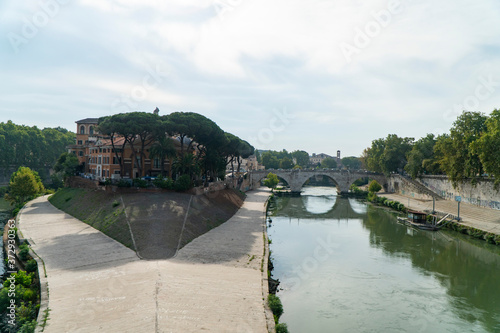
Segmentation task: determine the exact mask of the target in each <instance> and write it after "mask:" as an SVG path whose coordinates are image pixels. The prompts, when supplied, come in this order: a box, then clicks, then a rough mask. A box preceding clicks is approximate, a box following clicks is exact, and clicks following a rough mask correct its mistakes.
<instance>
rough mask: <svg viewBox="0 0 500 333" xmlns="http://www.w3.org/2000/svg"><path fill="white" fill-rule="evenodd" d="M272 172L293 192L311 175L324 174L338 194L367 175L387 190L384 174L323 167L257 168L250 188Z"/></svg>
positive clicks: (253, 172) (347, 189)
mask: <svg viewBox="0 0 500 333" xmlns="http://www.w3.org/2000/svg"><path fill="white" fill-rule="evenodd" d="M270 172H272V173H274V174H275V175H277V176H278V177H279V178H281V179H283V180H285V181H286V182H287V183H288V186H289V187H290V190H291V191H292V192H294V193H300V192H301V190H302V187H303V186H304V184H305V182H306V181H308V180H309V179H310V178H312V177H316V176H326V177H328V178H330V179H332V180H333V182H334V183H335V184H336V185H337V192H339V193H340V194H342V193H347V192H349V188H350V187H351V184H352V183H354V182H355V181H356V180H358V179H359V178H365V177H368V178H370V179H375V180H376V181H377V182H379V183H380V185H382V186H383V188H384V189H385V190H387V178H386V177H385V175H384V174H381V173H374V172H365V171H350V170H328V169H327V170H325V169H313V170H301V169H294V170H259V171H251V172H249V175H250V184H251V186H252V188H257V187H259V183H260V181H261V180H262V179H264V178H266V177H267V175H268V174H269V173H270Z"/></svg>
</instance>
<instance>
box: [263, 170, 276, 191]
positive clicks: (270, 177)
mask: <svg viewBox="0 0 500 333" xmlns="http://www.w3.org/2000/svg"><path fill="white" fill-rule="evenodd" d="M279 182H280V181H279V179H278V176H277V175H275V174H274V173H272V172H269V173H268V174H267V178H266V179H264V185H265V186H267V187H269V188H270V189H274V188H275V187H276V185H278V183H279Z"/></svg>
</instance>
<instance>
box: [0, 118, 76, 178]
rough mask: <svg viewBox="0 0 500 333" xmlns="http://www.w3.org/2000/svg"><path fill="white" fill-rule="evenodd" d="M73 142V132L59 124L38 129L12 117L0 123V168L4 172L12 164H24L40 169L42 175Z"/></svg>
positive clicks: (44, 174) (12, 166)
mask: <svg viewBox="0 0 500 333" xmlns="http://www.w3.org/2000/svg"><path fill="white" fill-rule="evenodd" d="M74 143H75V133H72V132H69V131H68V130H65V129H62V128H60V127H58V128H44V129H43V130H40V129H38V128H37V127H36V126H34V127H29V126H24V125H16V124H14V123H13V122H12V121H10V120H9V121H8V122H7V123H0V151H1V152H2V153H1V154H0V169H1V171H2V172H3V173H4V175H7V174H6V173H7V172H12V171H8V170H12V168H14V169H17V168H19V167H20V166H26V167H29V168H31V169H36V170H39V171H40V172H41V175H42V177H46V176H48V173H47V172H46V171H47V170H48V169H50V168H51V167H52V166H53V165H54V164H55V163H56V161H57V158H58V157H59V156H60V155H61V154H62V153H63V152H65V150H66V146H68V145H70V144H74Z"/></svg>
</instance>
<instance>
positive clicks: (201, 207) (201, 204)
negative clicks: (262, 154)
mask: <svg viewBox="0 0 500 333" xmlns="http://www.w3.org/2000/svg"><path fill="white" fill-rule="evenodd" d="M243 196H244V195H243V194H241V193H239V192H236V191H233V190H224V191H219V192H216V193H212V194H209V195H200V196H192V195H189V194H184V193H176V192H161V193H129V194H121V195H120V194H118V195H117V194H108V193H106V192H104V191H93V190H87V189H77V188H65V189H62V190H60V191H58V192H57V193H56V194H54V195H53V196H52V197H51V198H50V199H49V200H50V202H51V203H52V204H53V205H54V206H56V207H57V208H59V209H61V210H63V211H65V212H66V213H68V214H70V215H72V216H74V217H76V218H78V219H79V220H81V221H83V222H85V223H87V224H89V225H91V226H92V227H94V228H96V229H98V230H100V231H102V232H103V233H105V234H106V235H108V236H110V237H111V238H113V239H115V240H117V241H118V242H120V243H122V244H124V245H125V246H127V247H129V248H131V249H133V250H136V251H137V252H138V254H139V255H140V256H141V257H142V258H145V259H166V258H171V257H173V256H174V255H175V253H176V251H177V250H178V247H179V248H182V247H183V246H184V245H186V244H188V243H189V242H190V241H192V240H193V239H195V238H196V237H198V236H200V235H202V234H204V233H206V232H207V231H209V230H210V229H212V228H214V227H217V226H219V225H220V224H222V223H223V222H225V221H227V220H228V219H229V218H230V217H231V216H233V215H234V213H236V211H237V210H238V209H239V208H240V207H241V205H242V203H243ZM190 201H191V204H190V205H189V203H190ZM188 206H189V211H188ZM184 220H185V225H184ZM127 221H128V223H127ZM129 225H130V227H129ZM183 225H184V230H183ZM132 235H133V240H132ZM134 241H135V246H136V247H137V248H134Z"/></svg>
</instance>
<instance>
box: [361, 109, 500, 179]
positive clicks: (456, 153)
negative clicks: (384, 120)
mask: <svg viewBox="0 0 500 333" xmlns="http://www.w3.org/2000/svg"><path fill="white" fill-rule="evenodd" d="M498 147H500V110H497V109H495V110H494V111H493V112H492V113H491V114H490V115H489V116H487V115H484V114H483V113H481V112H468V111H464V112H463V113H462V114H461V115H460V116H459V117H458V118H457V119H456V120H455V122H454V123H453V126H452V127H451V129H450V131H449V133H445V134H442V135H439V136H437V137H436V136H435V135H433V134H427V136H425V137H423V138H420V139H418V140H416V141H415V140H414V138H409V137H398V136H397V135H395V134H389V135H388V136H387V137H386V138H380V139H377V140H374V141H372V145H371V146H370V147H368V148H366V149H365V150H364V151H363V155H362V157H361V160H362V161H363V164H364V165H365V167H366V169H368V170H370V171H375V172H383V173H385V174H390V173H391V172H402V171H403V170H404V171H406V172H407V173H408V174H409V175H410V176H411V177H412V178H413V179H415V178H418V177H420V176H422V175H425V174H432V175H436V174H437V175H439V174H443V175H447V176H448V177H449V179H450V180H451V182H452V183H453V186H455V187H457V186H458V184H460V183H461V182H463V181H464V180H465V179H472V181H473V182H476V181H477V180H478V179H480V178H482V177H485V176H489V177H493V178H495V185H496V186H498V185H500V149H499V148H498Z"/></svg>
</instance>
